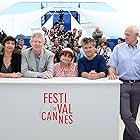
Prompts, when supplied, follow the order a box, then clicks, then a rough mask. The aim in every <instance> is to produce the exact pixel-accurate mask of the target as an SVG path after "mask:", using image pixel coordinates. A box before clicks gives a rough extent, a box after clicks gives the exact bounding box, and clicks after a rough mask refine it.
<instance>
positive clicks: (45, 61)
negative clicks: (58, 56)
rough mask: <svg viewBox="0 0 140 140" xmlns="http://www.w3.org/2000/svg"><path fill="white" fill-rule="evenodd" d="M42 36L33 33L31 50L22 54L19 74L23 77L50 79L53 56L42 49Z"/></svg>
mask: <svg viewBox="0 0 140 140" xmlns="http://www.w3.org/2000/svg"><path fill="white" fill-rule="evenodd" d="M44 41H45V39H44V36H43V35H42V34H41V33H34V34H33V35H32V37H31V40H30V44H31V46H32V47H31V48H28V49H26V50H24V51H23V52H22V64H21V72H22V74H23V76H24V77H33V78H46V79H49V78H52V77H53V67H54V54H53V53H52V52H51V51H49V50H47V49H45V48H44Z"/></svg>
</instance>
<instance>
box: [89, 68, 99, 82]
mask: <svg viewBox="0 0 140 140" xmlns="http://www.w3.org/2000/svg"><path fill="white" fill-rule="evenodd" d="M89 79H90V80H92V79H93V80H95V79H98V74H97V72H96V71H95V70H92V71H90V72H89Z"/></svg>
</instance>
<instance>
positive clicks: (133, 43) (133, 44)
mask: <svg viewBox="0 0 140 140" xmlns="http://www.w3.org/2000/svg"><path fill="white" fill-rule="evenodd" d="M137 43H138V41H137V40H135V41H134V42H132V43H131V44H130V45H132V46H135V45H136V44H137Z"/></svg>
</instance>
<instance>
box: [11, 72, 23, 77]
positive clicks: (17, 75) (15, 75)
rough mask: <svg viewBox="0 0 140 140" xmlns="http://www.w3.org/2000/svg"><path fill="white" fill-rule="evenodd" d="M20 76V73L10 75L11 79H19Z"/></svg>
mask: <svg viewBox="0 0 140 140" xmlns="http://www.w3.org/2000/svg"><path fill="white" fill-rule="evenodd" d="M21 76H22V74H21V73H20V72H13V73H11V77H12V78H20V77H21Z"/></svg>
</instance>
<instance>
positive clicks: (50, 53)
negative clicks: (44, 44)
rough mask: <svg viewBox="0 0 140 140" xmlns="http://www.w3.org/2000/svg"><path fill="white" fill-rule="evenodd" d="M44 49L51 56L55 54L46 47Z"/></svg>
mask: <svg viewBox="0 0 140 140" xmlns="http://www.w3.org/2000/svg"><path fill="white" fill-rule="evenodd" d="M42 50H43V51H44V53H45V54H47V55H50V56H54V53H53V52H51V51H50V50H47V49H45V48H42Z"/></svg>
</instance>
